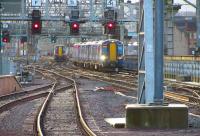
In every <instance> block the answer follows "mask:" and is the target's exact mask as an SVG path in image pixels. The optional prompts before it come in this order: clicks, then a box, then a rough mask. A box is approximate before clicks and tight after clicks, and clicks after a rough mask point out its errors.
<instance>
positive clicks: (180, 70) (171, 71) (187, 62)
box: [164, 56, 200, 83]
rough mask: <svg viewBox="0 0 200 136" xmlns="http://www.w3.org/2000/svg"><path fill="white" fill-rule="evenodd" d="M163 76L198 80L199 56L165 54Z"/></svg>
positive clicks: (199, 70) (199, 77) (192, 80)
mask: <svg viewBox="0 0 200 136" xmlns="http://www.w3.org/2000/svg"><path fill="white" fill-rule="evenodd" d="M164 73H165V78H171V79H177V80H183V81H191V82H198V83H199V82H200V56H166V57H165V63H164Z"/></svg>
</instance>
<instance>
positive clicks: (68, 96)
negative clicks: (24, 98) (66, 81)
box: [44, 89, 82, 136]
mask: <svg viewBox="0 0 200 136" xmlns="http://www.w3.org/2000/svg"><path fill="white" fill-rule="evenodd" d="M76 119H77V118H76V114H75V105H74V99H73V89H68V90H66V91H62V92H59V93H56V94H55V95H54V96H53V98H52V100H51V102H50V104H49V106H48V108H47V112H46V115H45V117H44V130H45V135H46V136H55V135H56V136H57V135H58V136H81V135H82V134H81V133H80V129H79V127H78V126H77V120H76Z"/></svg>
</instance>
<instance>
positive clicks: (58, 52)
mask: <svg viewBox="0 0 200 136" xmlns="http://www.w3.org/2000/svg"><path fill="white" fill-rule="evenodd" d="M54 57H55V58H54V59H55V60H56V61H64V60H65V51H64V46H56V47H55V51H54Z"/></svg>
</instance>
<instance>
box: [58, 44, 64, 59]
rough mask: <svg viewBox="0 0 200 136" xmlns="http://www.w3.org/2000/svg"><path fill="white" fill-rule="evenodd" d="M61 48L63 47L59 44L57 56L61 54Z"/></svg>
mask: <svg viewBox="0 0 200 136" xmlns="http://www.w3.org/2000/svg"><path fill="white" fill-rule="evenodd" d="M62 50H63V47H62V46H59V47H58V56H59V57H61V56H62Z"/></svg>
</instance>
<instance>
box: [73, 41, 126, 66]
mask: <svg viewBox="0 0 200 136" xmlns="http://www.w3.org/2000/svg"><path fill="white" fill-rule="evenodd" d="M71 52H72V58H71V60H72V61H73V62H74V63H75V64H76V65H81V66H83V67H85V68H92V69H109V70H118V69H119V68H121V67H122V63H123V57H124V45H123V43H122V42H121V41H119V40H115V39H109V40H101V41H92V42H83V43H77V44H74V45H73V46H72V47H71Z"/></svg>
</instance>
